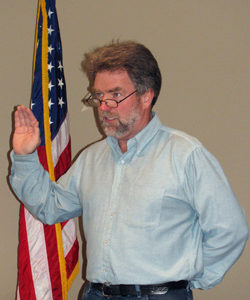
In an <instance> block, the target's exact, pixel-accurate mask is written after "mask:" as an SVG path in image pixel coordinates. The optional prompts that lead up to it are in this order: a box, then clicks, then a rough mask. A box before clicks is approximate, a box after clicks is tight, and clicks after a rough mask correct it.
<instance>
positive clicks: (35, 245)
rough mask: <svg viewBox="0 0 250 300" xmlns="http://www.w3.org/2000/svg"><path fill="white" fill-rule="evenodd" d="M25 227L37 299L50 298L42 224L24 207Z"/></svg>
mask: <svg viewBox="0 0 250 300" xmlns="http://www.w3.org/2000/svg"><path fill="white" fill-rule="evenodd" d="M25 220H26V229H27V237H28V245H29V253H30V264H31V272H32V277H33V283H34V288H35V294H36V298H37V299H43V300H51V299H53V296H52V288H51V282H50V276H49V265H48V260H47V251H46V244H45V237H44V230H43V224H42V223H41V222H40V221H38V220H36V219H35V218H34V217H33V216H32V215H31V214H30V213H29V211H28V210H26V209H25Z"/></svg>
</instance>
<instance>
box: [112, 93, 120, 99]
mask: <svg viewBox="0 0 250 300" xmlns="http://www.w3.org/2000/svg"><path fill="white" fill-rule="evenodd" d="M113 97H114V98H115V99H117V98H119V97H121V94H120V93H118V92H116V93H113Z"/></svg>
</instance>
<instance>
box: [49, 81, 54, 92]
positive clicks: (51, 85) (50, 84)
mask: <svg viewBox="0 0 250 300" xmlns="http://www.w3.org/2000/svg"><path fill="white" fill-rule="evenodd" d="M53 87H54V85H53V84H52V83H51V81H50V82H49V90H50V91H51V89H52V88H53Z"/></svg>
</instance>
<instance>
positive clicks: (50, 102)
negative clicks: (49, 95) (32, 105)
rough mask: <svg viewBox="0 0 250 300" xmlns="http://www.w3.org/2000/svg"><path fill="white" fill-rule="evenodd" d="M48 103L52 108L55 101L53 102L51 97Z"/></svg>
mask: <svg viewBox="0 0 250 300" xmlns="http://www.w3.org/2000/svg"><path fill="white" fill-rule="evenodd" d="M48 104H49V109H50V108H51V106H52V105H54V104H55V103H53V102H52V101H51V99H49V103H48Z"/></svg>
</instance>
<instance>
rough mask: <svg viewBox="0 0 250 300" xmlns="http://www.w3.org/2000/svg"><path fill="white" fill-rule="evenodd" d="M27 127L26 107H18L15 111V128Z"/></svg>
mask: <svg viewBox="0 0 250 300" xmlns="http://www.w3.org/2000/svg"><path fill="white" fill-rule="evenodd" d="M22 126H25V116H24V107H23V106H18V107H17V110H16V111H15V127H22Z"/></svg>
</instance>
